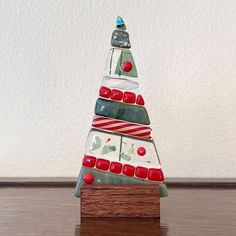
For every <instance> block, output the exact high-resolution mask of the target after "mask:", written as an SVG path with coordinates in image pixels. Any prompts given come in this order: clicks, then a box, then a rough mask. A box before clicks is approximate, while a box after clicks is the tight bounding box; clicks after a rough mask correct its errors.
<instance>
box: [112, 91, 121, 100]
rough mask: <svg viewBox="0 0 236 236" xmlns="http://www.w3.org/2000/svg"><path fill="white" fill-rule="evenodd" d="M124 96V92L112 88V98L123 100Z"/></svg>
mask: <svg viewBox="0 0 236 236" xmlns="http://www.w3.org/2000/svg"><path fill="white" fill-rule="evenodd" d="M122 97H123V92H122V91H120V90H117V89H112V90H111V99H113V100H116V101H121V100H122Z"/></svg>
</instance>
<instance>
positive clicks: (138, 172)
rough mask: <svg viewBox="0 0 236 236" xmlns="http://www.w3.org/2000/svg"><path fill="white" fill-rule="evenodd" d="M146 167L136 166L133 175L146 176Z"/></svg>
mask: <svg viewBox="0 0 236 236" xmlns="http://www.w3.org/2000/svg"><path fill="white" fill-rule="evenodd" d="M147 175H148V168H145V167H142V166H137V167H136V169H135V176H136V177H139V178H147Z"/></svg>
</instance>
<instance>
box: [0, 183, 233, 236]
mask: <svg viewBox="0 0 236 236" xmlns="http://www.w3.org/2000/svg"><path fill="white" fill-rule="evenodd" d="M73 192H74V188H73V187H72V186H64V187H53V186H48V187H36V186H31V187H22V186H18V187H12V186H11V187H7V186H1V188H0V236H8V235H11V236H13V235H22V236H28V235H30V236H36V235H37V236H38V235H43V236H47V235H51V236H54V235H57V236H64V235H66V236H69V235H80V236H93V235H96V236H98V235H101V236H106V235H107V236H108V235H109V236H111V235H112V236H114V235H133V236H139V235H147V236H152V235H153V236H154V235H155V236H156V235H164V236H167V235H168V236H172V235H174V236H178V235H181V236H185V235H188V236H189V235H190V236H191V235H193V236H194V235H224V236H228V235H232V236H235V235H236V189H235V188H234V187H230V188H226V189H224V188H207V187H204V188H201V187H197V188H193V187H191V188H186V187H182V188H181V187H170V188H169V193H170V196H169V197H168V198H164V199H161V219H160V221H158V220H154V219H146V220H145V219H97V220H96V219H91V220H86V221H83V224H82V225H80V212H79V208H80V207H79V204H80V203H79V199H77V198H75V197H74V195H73Z"/></svg>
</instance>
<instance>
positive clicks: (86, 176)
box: [83, 173, 94, 184]
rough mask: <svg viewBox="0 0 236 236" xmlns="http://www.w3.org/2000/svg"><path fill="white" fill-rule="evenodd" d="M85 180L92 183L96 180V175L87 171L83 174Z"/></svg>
mask: <svg viewBox="0 0 236 236" xmlns="http://www.w3.org/2000/svg"><path fill="white" fill-rule="evenodd" d="M83 180H84V182H85V183H86V184H91V183H92V182H93V181H94V177H93V175H92V174H91V173H86V174H84V176H83Z"/></svg>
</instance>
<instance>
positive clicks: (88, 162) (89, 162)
mask: <svg viewBox="0 0 236 236" xmlns="http://www.w3.org/2000/svg"><path fill="white" fill-rule="evenodd" d="M95 163H96V157H93V156H87V155H85V156H84V158H83V166H86V167H94V166H95Z"/></svg>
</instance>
